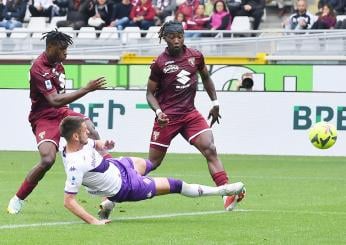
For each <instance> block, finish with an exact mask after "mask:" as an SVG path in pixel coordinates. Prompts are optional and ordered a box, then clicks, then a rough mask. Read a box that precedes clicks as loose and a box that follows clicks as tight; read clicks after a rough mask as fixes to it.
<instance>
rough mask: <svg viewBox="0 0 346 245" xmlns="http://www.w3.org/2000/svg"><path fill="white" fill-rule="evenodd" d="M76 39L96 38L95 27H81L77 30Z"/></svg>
mask: <svg viewBox="0 0 346 245" xmlns="http://www.w3.org/2000/svg"><path fill="white" fill-rule="evenodd" d="M77 38H78V39H96V32H95V27H82V28H80V30H79V32H78V36H77Z"/></svg>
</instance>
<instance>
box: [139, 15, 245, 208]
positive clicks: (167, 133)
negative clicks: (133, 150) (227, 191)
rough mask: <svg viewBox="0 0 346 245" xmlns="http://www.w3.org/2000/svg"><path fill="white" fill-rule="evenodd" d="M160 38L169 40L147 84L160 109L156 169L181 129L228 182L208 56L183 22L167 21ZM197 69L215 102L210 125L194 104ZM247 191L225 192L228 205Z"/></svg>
mask: <svg viewBox="0 0 346 245" xmlns="http://www.w3.org/2000/svg"><path fill="white" fill-rule="evenodd" d="M159 38H160V41H161V39H162V38H163V39H164V40H165V41H166V43H167V48H166V50H165V51H164V52H163V53H162V54H160V55H159V56H158V57H157V58H156V60H155V61H154V62H153V64H152V65H151V74H150V76H149V80H148V85H147V95H146V96H147V101H148V103H149V105H150V107H151V108H152V109H153V110H154V111H155V113H156V120H155V122H154V126H153V130H152V134H151V140H150V149H149V160H150V161H151V162H152V163H153V164H154V169H155V168H156V167H158V166H159V165H160V164H161V162H162V160H163V158H164V157H165V155H166V151H167V149H168V147H169V145H170V143H171V140H172V139H173V138H174V137H175V136H176V135H177V134H179V133H180V134H181V135H182V136H183V137H184V138H185V140H187V141H188V142H189V143H190V144H192V145H194V146H195V147H196V148H197V149H198V150H199V151H200V152H201V153H202V154H203V156H204V157H205V158H206V160H207V163H208V168H209V172H210V175H211V176H212V178H213V180H214V182H215V184H216V185H217V186H221V185H224V184H227V183H228V176H227V173H226V171H225V169H224V167H223V165H222V163H221V161H220V159H219V158H218V155H217V152H216V147H215V145H214V138H213V133H212V131H211V127H212V126H213V124H214V123H215V122H217V123H219V118H221V116H220V114H219V102H218V100H217V96H216V92H215V87H214V84H213V81H212V80H211V78H210V76H209V72H208V70H207V67H206V65H205V63H204V57H203V55H202V54H201V53H200V52H199V51H197V50H195V49H191V48H188V47H186V46H185V45H184V29H183V26H182V25H181V23H180V22H176V21H169V22H166V23H164V24H163V25H162V27H161V29H160V31H159ZM197 73H199V74H200V76H201V78H202V82H203V85H204V88H205V90H206V91H207V93H208V95H209V97H210V99H211V101H212V104H213V106H212V108H211V110H210V112H209V115H208V119H209V118H211V123H210V127H209V125H208V123H207V122H206V120H205V119H204V118H203V116H202V115H201V114H200V113H199V112H198V111H197V110H196V108H195V104H194V99H195V95H196V90H197ZM244 195H245V190H244V192H243V193H240V194H239V195H233V196H225V197H224V198H223V200H224V207H225V209H226V210H229V211H230V210H232V209H233V208H234V207H235V205H236V204H237V202H239V201H241V200H242V199H243V197H244Z"/></svg>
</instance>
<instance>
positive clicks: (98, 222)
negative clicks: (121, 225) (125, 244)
mask: <svg viewBox="0 0 346 245" xmlns="http://www.w3.org/2000/svg"><path fill="white" fill-rule="evenodd" d="M110 222H112V221H111V220H110V219H102V220H97V221H95V222H94V223H92V225H106V224H109V223H110Z"/></svg>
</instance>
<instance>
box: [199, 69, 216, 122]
mask: <svg viewBox="0 0 346 245" xmlns="http://www.w3.org/2000/svg"><path fill="white" fill-rule="evenodd" d="M199 74H200V76H201V79H202V83H203V86H204V88H205V90H206V91H207V93H208V96H209V98H210V99H211V101H212V103H213V107H212V108H211V109H210V111H209V115H208V119H209V118H211V122H210V127H212V126H213V124H214V123H215V122H217V123H219V118H221V115H220V113H219V110H220V107H219V102H218V101H217V96H216V91H215V86H214V83H213V81H212V80H211V77H210V75H209V72H208V69H207V67H206V66H204V67H203V69H202V70H200V72H199Z"/></svg>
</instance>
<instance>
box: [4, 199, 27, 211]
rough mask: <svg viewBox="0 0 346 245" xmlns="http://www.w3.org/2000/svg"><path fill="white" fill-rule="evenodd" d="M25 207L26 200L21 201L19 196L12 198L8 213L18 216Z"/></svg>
mask: <svg viewBox="0 0 346 245" xmlns="http://www.w3.org/2000/svg"><path fill="white" fill-rule="evenodd" d="M23 205H24V200H21V199H19V198H18V197H17V196H14V197H12V198H11V200H10V202H9V204H8V207H7V212H8V213H9V214H18V213H19V212H20V210H21V209H22V207H23Z"/></svg>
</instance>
